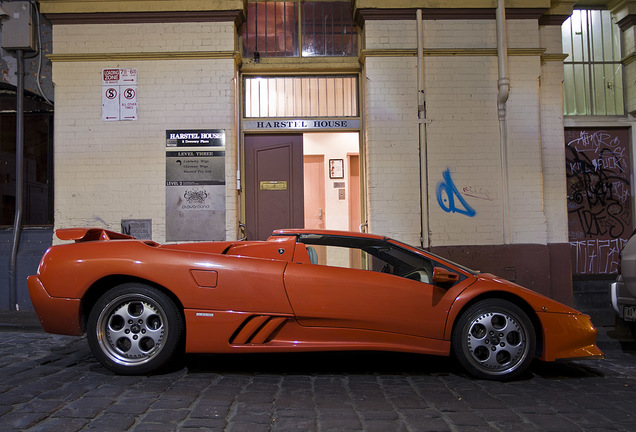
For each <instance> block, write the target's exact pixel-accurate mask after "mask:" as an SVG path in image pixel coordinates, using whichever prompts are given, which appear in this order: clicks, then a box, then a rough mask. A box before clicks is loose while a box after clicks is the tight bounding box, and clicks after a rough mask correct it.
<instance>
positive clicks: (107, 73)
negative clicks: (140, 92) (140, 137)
mask: <svg viewBox="0 0 636 432" xmlns="http://www.w3.org/2000/svg"><path fill="white" fill-rule="evenodd" d="M119 120H137V69H136V68H109V69H103V70H102V121H119Z"/></svg>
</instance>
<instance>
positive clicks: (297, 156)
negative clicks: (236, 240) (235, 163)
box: [245, 135, 304, 240]
mask: <svg viewBox="0 0 636 432" xmlns="http://www.w3.org/2000/svg"><path fill="white" fill-rule="evenodd" d="M303 226H304V214H303V137H302V135H246V136H245V232H246V234H247V238H248V240H265V239H267V237H269V236H270V235H271V234H272V231H273V230H275V229H278V228H302V227H303Z"/></svg>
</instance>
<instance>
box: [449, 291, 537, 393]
mask: <svg viewBox="0 0 636 432" xmlns="http://www.w3.org/2000/svg"><path fill="white" fill-rule="evenodd" d="M536 343H537V342H536V333H535V330H534V326H533V325H532V321H530V318H529V317H528V315H527V314H526V313H525V312H524V311H523V310H522V309H521V308H519V307H518V306H516V305H515V304H513V303H510V302H508V301H506V300H501V299H488V300H482V301H480V302H478V303H475V304H474V305H472V306H471V307H469V308H468V309H467V310H466V311H465V312H464V313H462V315H461V316H460V318H459V319H458V320H457V322H456V323H455V326H454V328H453V334H452V339H451V344H452V347H453V353H454V355H455V358H456V359H457V360H458V361H459V363H460V364H461V365H462V366H463V367H464V369H466V371H467V372H468V373H470V374H471V375H473V376H475V377H477V378H481V379H489V380H496V381H508V380H512V379H515V378H517V377H519V375H521V374H522V373H524V372H525V371H526V369H527V368H528V366H530V363H531V362H532V359H533V358H534V354H535V349H536Z"/></svg>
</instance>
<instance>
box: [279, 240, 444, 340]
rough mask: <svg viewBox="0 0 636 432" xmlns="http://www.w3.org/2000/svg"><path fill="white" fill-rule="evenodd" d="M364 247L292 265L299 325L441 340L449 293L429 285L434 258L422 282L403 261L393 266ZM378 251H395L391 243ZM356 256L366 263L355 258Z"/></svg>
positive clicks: (289, 275) (288, 276)
mask: <svg viewBox="0 0 636 432" xmlns="http://www.w3.org/2000/svg"><path fill="white" fill-rule="evenodd" d="M322 246H323V245H313V246H312V245H308V246H307V247H308V248H320V247H322ZM358 246H360V247H353V248H351V247H342V246H338V247H335V248H330V247H329V246H327V247H328V248H330V250H328V251H327V254H326V255H327V262H323V263H318V264H299V263H290V264H288V266H287V268H286V270H285V278H284V280H285V287H286V290H287V295H288V297H289V300H290V303H291V305H292V309H293V311H294V314H295V315H296V317H297V320H298V323H299V324H300V325H302V326H308V327H332V328H348V329H359V330H373V331H382V332H391V333H399V334H406V335H413V336H422V337H429V338H439V339H441V338H442V335H443V331H444V326H445V321H446V314H447V311H448V308H447V307H443V306H440V300H441V299H442V298H443V297H444V296H445V294H446V290H445V289H443V288H440V287H436V286H434V285H432V284H430V283H426V282H428V281H430V278H428V279H427V277H428V276H427V275H428V274H429V273H430V274H432V263H431V262H430V260H428V262H427V260H426V259H425V258H422V268H423V267H425V266H427V267H428V268H427V269H425V270H421V274H422V277H421V278H420V277H419V276H416V275H415V274H414V273H412V272H409V268H408V267H409V266H404V265H403V263H402V261H401V260H399V259H398V260H397V261H395V260H389V261H391V262H388V261H385V260H383V259H380V258H379V257H378V256H377V254H375V255H373V254H369V253H368V252H365V249H366V250H367V251H370V250H371V249H370V248H369V245H358ZM374 247H375V249H374V250H376V251H377V250H378V249H379V248H382V247H392V248H395V246H391V245H388V243H385V244H377V245H375V246H374ZM356 254H360V255H361V256H362V259H360V260H356V259H354V258H353V256H355V255H356ZM355 262H362V267H363V268H355V267H353V268H352V267H351V266H350V265H349V263H355ZM416 265H417V264H416ZM410 267H414V266H413V265H411V266H410ZM413 269H414V268H413ZM414 270H415V269H414ZM409 273H410V274H409ZM405 276H406V277H405ZM416 279H419V280H416ZM421 280H426V282H422V281H421Z"/></svg>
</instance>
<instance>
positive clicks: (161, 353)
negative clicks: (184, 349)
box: [87, 283, 184, 375]
mask: <svg viewBox="0 0 636 432" xmlns="http://www.w3.org/2000/svg"><path fill="white" fill-rule="evenodd" d="M183 334H184V322H183V317H182V315H181V313H180V312H179V309H178V308H177V306H176V305H175V303H174V302H173V301H172V300H171V299H170V297H168V296H167V295H166V294H164V293H163V292H161V291H160V290H158V289H156V288H154V287H151V286H148V285H143V284H138V283H127V284H123V285H120V286H118V287H115V288H113V289H111V290H109V291H107V292H106V293H105V294H104V295H102V297H100V298H99V299H98V300H97V302H96V303H95V305H94V306H93V308H92V309H91V312H90V314H89V316H88V322H87V338H88V344H89V346H90V348H91V351H92V352H93V355H95V357H96V358H97V359H98V360H99V361H100V363H102V364H103V365H104V366H105V367H106V368H108V369H110V370H112V371H113V372H116V373H119V374H124V375H140V374H147V373H151V372H156V371H158V370H160V369H162V368H164V367H166V366H167V365H168V364H169V363H170V362H171V361H172V360H173V358H174V357H175V355H176V354H177V353H178V351H179V350H180V347H181V338H182V337H183Z"/></svg>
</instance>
